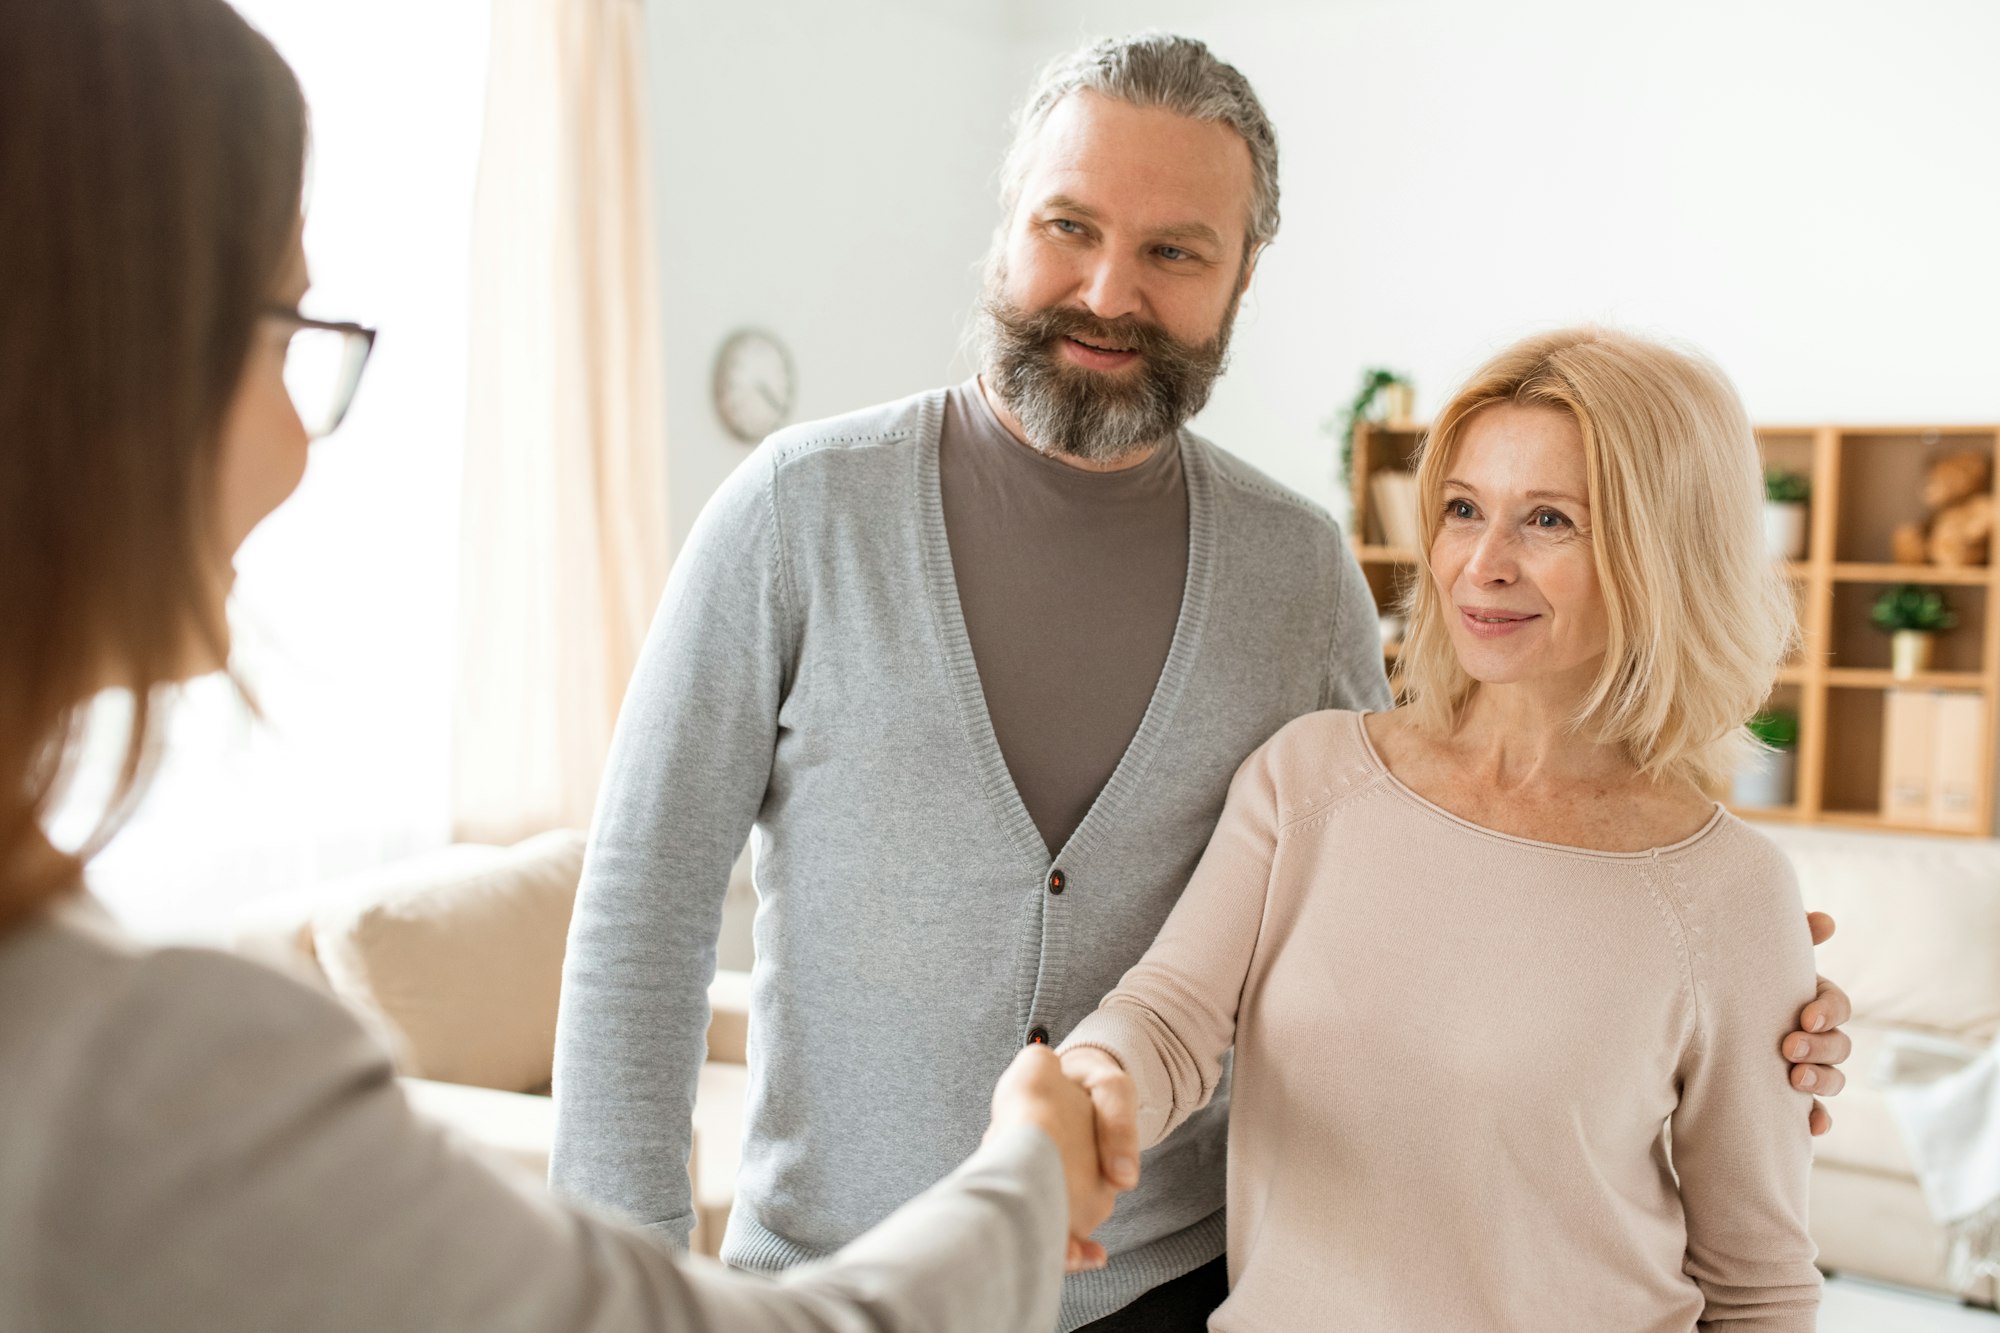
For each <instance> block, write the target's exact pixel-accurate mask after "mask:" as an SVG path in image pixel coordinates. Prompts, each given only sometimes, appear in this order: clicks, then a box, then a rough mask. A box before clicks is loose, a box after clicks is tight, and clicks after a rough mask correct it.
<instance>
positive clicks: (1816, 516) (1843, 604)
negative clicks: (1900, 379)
mask: <svg viewBox="0 0 2000 1333" xmlns="http://www.w3.org/2000/svg"><path fill="white" fill-rule="evenodd" d="M1424 430H1425V426H1424V423H1421V422H1414V421H1387V422H1362V423H1360V424H1358V425H1357V426H1356V427H1355V432H1354V441H1353V474H1352V476H1351V477H1350V485H1351V489H1350V492H1349V493H1350V495H1351V496H1352V497H1353V518H1352V520H1351V528H1352V539H1353V543H1354V553H1355V556H1356V557H1357V559H1358V560H1359V561H1360V563H1361V569H1362V572H1363V574H1364V575H1366V577H1367V580H1368V586H1369V588H1370V589H1371V590H1372V591H1373V593H1374V594H1375V602H1376V606H1377V607H1378V608H1381V609H1384V610H1386V609H1389V608H1390V607H1391V606H1392V605H1393V604H1394V603H1395V602H1396V601H1398V600H1399V599H1400V597H1401V595H1402V593H1403V591H1404V589H1405V588H1406V587H1407V586H1408V581H1409V580H1410V579H1411V578H1413V577H1415V575H1416V571H1417V563H1416V552H1415V551H1413V550H1410V549H1408V548H1407V547H1405V546H1399V545H1391V544H1389V542H1388V541H1387V538H1386V533H1387V531H1388V528H1387V527H1385V525H1384V522H1383V519H1384V515H1383V514H1381V513H1380V512H1378V510H1377V504H1376V496H1375V494H1374V491H1375V489H1376V487H1375V486H1374V481H1375V477H1376V474H1377V473H1380V472H1383V471H1404V472H1407V471H1410V470H1412V469H1413V468H1414V466H1415V462H1416V456H1417V451H1418V448H1419V447H1420V446H1421V444H1422V442H1423V436H1424ZM1757 443H1758V447H1759V449H1760V450H1761V451H1762V453H1763V456H1764V463H1765V465H1766V466H1767V467H1778V468H1784V469H1786V470H1788V471H1792V472H1798V473H1802V474H1804V475H1805V476H1806V477H1807V478H1808V479H1809V480H1810V482H1811V486H1812V500H1811V506H1810V515H1809V531H1808V537H1807V554H1806V558H1805V559H1803V560H1796V561H1791V562H1789V563H1788V564H1787V566H1786V570H1785V573H1786V576H1787V580H1788V582H1789V583H1790V585H1791V587H1792V589H1793V591H1794V593H1795V594H1796V595H1797V597H1798V605H1799V623H1800V626H1801V628H1802V630H1803V632H1804V637H1803V643H1802V646H1801V649H1800V651H1799V653H1798V654H1797V656H1796V657H1794V658H1793V659H1792V660H1791V661H1789V662H1787V663H1786V664H1785V665H1784V667H1783V669H1781V670H1780V671H1779V673H1778V677H1777V679H1776V680H1775V681H1774V682H1773V684H1772V690H1771V696H1770V700H1769V703H1768V705H1767V706H1771V707H1786V708H1790V709H1791V710H1792V711H1793V712H1795V713H1796V714H1797V715H1798V718H1799V749H1798V776H1797V781H1796V784H1795V786H1796V790H1795V799H1794V800H1793V802H1792V803H1791V804H1790V805H1787V806H1783V807H1752V808H1743V809H1739V810H1738V811H1737V813H1738V814H1741V815H1743V816H1744V817H1745V818H1750V819H1767V820H1775V821H1781V822H1786V823H1800V824H1824V825H1830V826H1835V827H1841V828H1857V829H1879V830H1899V831H1908V832H1922V833H1954V834H1963V835H1967V836H1974V837H1989V836H1992V834H1993V831H1994V795H1995V788H1996V785H2000V775H1996V764H2000V540H1996V541H1995V542H1994V546H1995V547H1996V549H1995V550H1994V552H1993V553H1992V555H1991V556H1990V557H1989V560H1988V563H1987V564H1986V565H1984V566H1980V567H1976V568H1948V567H1944V566H1937V565H1909V564H1898V563H1896V562H1895V560H1894V558H1893V556H1892V554H1891V542H1890V534H1891V533H1892V532H1893V531H1894V530H1895V528H1896V525H1897V524H1899V523H1903V522H1906V521H1910V520H1915V519H1918V518H1920V517H1922V515H1923V512H1924V509H1923V502H1922V499H1921V493H1922V489H1923V479H1924V476H1925V474H1926V472H1927V470H1928V468H1929V467H1930V465H1931V464H1932V463H1933V462H1934V461H1935V460H1937V459H1939V458H1941V457H1944V456H1946V455H1948V454H1954V453H1962V452H1967V451H1974V452H1979V453H1983V454H1985V455H1986V457H1987V459H1988V460H1989V462H1991V463H1993V464H1994V467H1993V468H1992V473H1993V479H1992V480H1991V481H1990V482H1989V485H1991V486H1993V487H1994V494H1995V496H1996V498H2000V426H1921V425H1914V426H1913V425H1889V426H1759V427H1758V428H1757ZM1390 526H1396V524H1395V521H1394V519H1393V518H1391V521H1390ZM1898 583H1921V584H1929V585H1932V586H1935V587H1937V588H1938V589H1940V590H1941V591H1942V592H1943V593H1944V595H1945V599H1946V601H1948V602H1949V603H1950V604H1951V606H1952V608H1953V610H1955V611H1956V612H1957V613H1958V617H1959V625H1958V628H1957V629H1956V630H1953V631H1951V632H1950V633H1948V634H1944V635H1940V636H1939V638H1938V642H1937V655H1936V660H1935V661H1934V662H1933V663H1932V666H1931V669H1930V670H1928V671H1925V672H1923V673H1921V674H1919V675H1917V676H1914V677H1911V678H1909V679H1906V680H1898V679H1896V677H1895V676H1894V674H1893V673H1892V671H1891V670H1890V657H1889V640H1888V637H1887V636H1886V635H1883V634H1880V633H1878V632H1877V631H1876V630H1875V629H1874V627H1873V626H1872V625H1870V624H1869V622H1868V612H1869V608H1870V607H1871V606H1872V605H1873V603H1874V600H1875V598H1876V597H1877V596H1878V595H1879V594H1880V593H1881V592H1882V591H1883V589H1885V588H1888V587H1892V586H1894V585H1896V584H1898ZM1384 652H1385V655H1386V656H1387V658H1388V660H1389V667H1390V671H1391V675H1392V679H1393V674H1394V671H1395V658H1396V645H1395V644H1393V643H1391V644H1388V645H1386V646H1385V648H1384ZM1891 690H1916V691H1943V692H1947V693H1948V694H1949V695H1950V696H1952V697H1961V696H1973V697H1977V698H1978V699H1979V700H1981V701H1982V703H1983V716H1982V719H1981V722H1980V724H1979V725H1978V726H1977V728H1976V732H1977V734H1976V735H1973V736H1971V737H1970V739H1969V740H1967V739H1966V738H1964V737H1963V736H1958V735H1955V736H1954V737H1953V741H1954V743H1955V744H1961V745H1964V744H1969V745H1970V746H1971V747H1972V749H1973V752H1974V754H1975V757H1976V764H1977V768H1976V774H1977V784H1976V786H1977V789H1976V794H1975V797H1974V801H1973V810H1974V815H1973V820H1972V824H1971V825H1970V826H1967V827H1948V826H1946V825H1944V824H1941V823H1938V822H1935V821H1933V820H1932V819H1930V818H1928V817H1918V816H1916V815H1912V814H1890V813H1885V812H1884V809H1883V785H1884V782H1883V773H1884V762H1885V755H1884V739H1885V735H1884V733H1885V713H1886V709H1887V706H1888V703H1889V691H1891ZM1958 716H1962V710H1961V714H1959V715H1958Z"/></svg>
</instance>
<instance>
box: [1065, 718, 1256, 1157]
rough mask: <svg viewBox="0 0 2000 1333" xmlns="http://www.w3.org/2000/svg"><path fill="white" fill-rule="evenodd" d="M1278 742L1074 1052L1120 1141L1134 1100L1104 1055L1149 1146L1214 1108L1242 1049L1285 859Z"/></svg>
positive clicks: (1074, 1065)
mask: <svg viewBox="0 0 2000 1333" xmlns="http://www.w3.org/2000/svg"><path fill="white" fill-rule="evenodd" d="M1281 734H1282V733H1281ZM1275 744H1276V741H1275V740H1274V741H1272V742H1267V743H1266V744H1265V745H1264V746H1263V747H1262V748H1260V749H1259V750H1257V751H1256V752H1255V753H1254V754H1252V755H1251V756H1250V757H1249V758H1248V759H1246V760H1244V761H1243V764H1242V766H1241V767H1240V768H1238V769H1237V771H1236V776H1235V778H1234V779H1233V780H1232V781H1231V782H1230V784H1229V799H1228V801H1227V803H1226V804H1225V805H1224V806H1223V810H1222V818H1221V820H1220V821H1219V822H1218V823H1217V824H1216V826H1215V833H1214V835H1213V836H1212V837H1211V838H1210V839H1209V843H1208V849H1207V850H1206V851H1205V852H1203V853H1202V858H1201V864H1200V865H1199V866H1197V867H1196V869H1195V872H1194V878H1193V879H1191V880H1189V881H1188V886H1187V889H1186V890H1185V891H1184V892H1183V893H1182V894H1181V897H1180V901H1179V902H1178V903H1177V904H1176V905H1175V907H1174V910H1173V912H1172V914H1171V915H1169V916H1168V917H1167V922H1166V925H1164V926H1163V927H1161V929H1160V934H1159V937H1158V938H1157V939H1155V940H1154V941H1153V943H1152V946H1151V947H1150V948H1148V949H1147V950H1146V954H1145V957H1143V958H1141V959H1140V960H1139V961H1138V962H1137V963H1135V964H1133V966H1132V969H1131V970H1130V971H1129V972H1127V973H1126V974H1125V975H1124V977H1122V978H1121V979H1120V980H1119V982H1118V988H1117V989H1116V990H1114V991H1112V992H1111V993H1110V994H1109V995H1107V996H1105V997H1104V1000H1103V1002H1102V1003H1101V1004H1100V1005H1099V1006H1098V1008H1097V1011H1096V1012H1095V1013H1093V1014H1091V1015H1090V1016H1089V1017H1088V1018H1086V1019H1084V1020H1083V1022H1082V1023H1080V1024H1078V1025H1077V1027H1076V1030H1075V1031H1074V1032H1072V1033H1070V1035H1069V1038H1068V1040H1066V1041H1065V1042H1064V1043H1063V1044H1062V1048H1061V1049H1062V1053H1063V1066H1064V1068H1065V1069H1068V1070H1070V1071H1071V1073H1072V1074H1073V1075H1074V1076H1076V1077H1078V1078H1079V1080H1080V1081H1082V1082H1084V1083H1085V1085H1086V1086H1087V1087H1090V1088H1091V1090H1092V1094H1093V1096H1094V1097H1096V1098H1098V1099H1099V1117H1100V1120H1109V1121H1111V1122H1112V1123H1111V1125H1109V1126H1107V1128H1110V1129H1111V1130H1113V1132H1114V1135H1115V1132H1116V1129H1117V1122H1118V1121H1120V1120H1124V1119H1125V1117H1126V1115H1127V1114H1129V1113H1125V1112H1122V1111H1121V1108H1120V1107H1119V1106H1118V1102H1119V1100H1120V1099H1121V1098H1123V1097H1124V1094H1123V1092H1122V1090H1120V1089H1118V1088H1116V1087H1115V1086H1113V1087H1107V1080H1106V1076H1105V1075H1106V1071H1105V1069H1104V1066H1103V1065H1102V1062H1101V1061H1102V1057H1100V1056H1097V1055H1096V1054H1094V1053H1095V1052H1104V1053H1106V1054H1108V1055H1109V1056H1110V1057H1111V1058H1112V1059H1113V1060H1115V1061H1116V1062H1117V1063H1118V1064H1119V1065H1120V1066H1122V1067H1123V1070H1124V1072H1125V1073H1126V1074H1127V1075H1129V1076H1130V1077H1131V1081H1132V1085H1133V1086H1132V1097H1131V1098H1129V1099H1128V1100H1135V1101H1136V1103H1137V1105H1136V1107H1135V1108H1134V1111H1135V1112H1136V1117H1137V1126H1136V1129H1137V1133H1136V1137H1137V1146H1138V1147H1140V1148H1150V1147H1151V1146H1153V1145H1154V1144H1155V1143H1158V1142H1159V1141H1160V1140H1161V1139H1163V1138H1165V1137H1166V1136H1167V1135H1168V1134H1170V1133H1172V1132H1173V1130H1174V1129H1175V1128H1176V1127H1178V1126H1179V1125H1180V1123H1181V1122H1182V1121H1184V1120H1186V1119H1187V1118H1188V1117H1189V1116H1190V1115H1192V1114H1194V1113H1195V1112H1196V1111H1198V1110H1200V1109H1201V1108H1202V1107H1203V1106H1206V1105H1207V1104H1208V1099H1209V1098H1210V1097H1211V1096H1213V1095H1214V1093H1215V1088H1216V1084H1217V1083H1218V1082H1219V1081H1220V1080H1221V1077H1222V1058H1223V1056H1224V1054H1225V1053H1227V1052H1228V1050H1229V1048H1230V1047H1231V1046H1232V1045H1233V1044H1234V1043H1235V1041H1236V1011H1237V1004H1238V1002H1239V1000H1240V999H1241V998H1242V995H1243V982H1244V978H1245V977H1246V976H1247V975H1248V974H1249V971H1250V960H1251V957H1252V955H1253V954H1254V953H1255V951H1256V947H1257V934H1258V929H1259V927H1260V925H1261V923H1262V921H1263V917H1264V902H1265V896H1266V894H1267V892H1268V890H1269V887H1270V880H1271V865H1272V861H1273V860H1274V858H1275V857H1276V855H1277V845H1278V796H1277V783H1276V779H1275V775H1274V772H1273V768H1274V764H1273V746H1274V745H1275ZM1112 1082H1114V1083H1115V1080H1112ZM1107 1102H1108V1106H1107ZM1107 1110H1109V1112H1110V1114H1109V1115H1107ZM1127 1123H1129V1121H1128V1122H1127ZM1115 1141H1116V1139H1115V1137H1114V1138H1113V1139H1112V1142H1115ZM1112 1142H1107V1135H1106V1134H1105V1133H1104V1131H1103V1130H1101V1131H1100V1143H1101V1144H1103V1145H1104V1152H1105V1156H1106V1158H1107V1167H1110V1166H1111V1164H1112V1159H1113V1158H1114V1157H1115V1156H1116V1151H1115V1149H1114V1148H1113V1147H1112ZM1128 1178H1129V1177H1128ZM1121 1183H1123V1182H1122V1181H1121Z"/></svg>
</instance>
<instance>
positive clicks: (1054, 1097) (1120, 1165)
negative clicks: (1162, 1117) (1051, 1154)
mask: <svg viewBox="0 0 2000 1333" xmlns="http://www.w3.org/2000/svg"><path fill="white" fill-rule="evenodd" d="M1015 1125H1033V1126H1035V1127H1036V1128H1037V1129H1040V1130H1041V1131H1042V1132H1044V1133H1045V1134H1047V1135H1048V1136H1049V1137H1050V1138H1051V1139H1054V1140H1055V1144H1056V1148H1057V1149H1058V1150H1059V1151H1060V1152H1061V1153H1062V1162H1063V1179H1064V1181H1065V1182H1066V1183H1067V1185H1068V1187H1069V1233H1070V1234H1069V1254H1068V1256H1067V1258H1066V1259H1065V1260H1064V1267H1065V1268H1066V1269H1067V1270H1068V1271H1069V1272H1072V1273H1076V1272H1084V1271H1087V1270H1090V1269H1095V1268H1102V1267H1104V1265H1105V1262H1106V1258H1107V1256H1106V1255H1105V1252H1104V1247H1103V1246H1102V1245H1100V1244H1098V1243H1097V1242H1096V1241H1094V1240H1092V1239H1090V1233H1091V1232H1093V1231H1095V1230H1097V1228H1098V1227H1100V1226H1102V1225H1103V1224H1104V1220H1105V1219H1106V1218H1108V1217H1110V1216H1111V1209H1112V1206H1113V1204H1114V1203H1116V1202H1117V1196H1118V1195H1119V1194H1121V1193H1122V1192H1124V1191H1125V1190H1129V1189H1131V1188H1133V1187H1134V1186H1136V1185H1137V1184H1138V1183H1139V1108H1138V1101H1137V1097H1136V1095H1135V1093H1134V1091H1133V1088H1132V1079H1131V1077H1130V1076H1129V1075H1127V1074H1126V1072H1125V1070H1124V1068H1123V1067H1122V1066H1121V1065H1120V1064H1119V1063H1118V1062H1117V1061H1116V1060H1114V1059H1112V1058H1111V1057H1110V1056H1109V1055H1107V1054H1106V1053H1105V1052H1103V1051H1100V1050H1097V1049H1096V1048H1094V1047H1088V1046H1086V1047H1079V1048H1078V1049H1076V1050H1073V1051H1070V1052H1068V1053H1066V1054H1064V1055H1062V1056H1060V1057H1058V1056H1057V1055H1056V1053H1055V1052H1054V1051H1052V1050H1050V1049H1049V1048H1048V1047H1046V1046H1042V1045H1034V1046H1029V1047H1026V1048H1025V1049H1023V1050H1022V1051H1021V1053H1020V1054H1019V1055H1017V1056H1015V1057H1014V1063H1013V1064H1011V1065H1009V1066H1007V1072H1006V1073H1005V1074H1003V1075H1001V1077H1000V1082H999V1084H998V1086H996V1087H995V1088H994V1089H993V1121H992V1125H991V1127H990V1129H989V1132H991V1130H994V1129H1006V1128H1010V1127H1012V1126H1015Z"/></svg>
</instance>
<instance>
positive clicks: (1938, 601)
mask: <svg viewBox="0 0 2000 1333" xmlns="http://www.w3.org/2000/svg"><path fill="white" fill-rule="evenodd" d="M1868 618H1869V620H1870V621H1872V622H1873V623H1874V625H1875V628H1876V629H1879V630H1881V631H1882V632H1883V633H1884V634H1887V635H1888V636H1889V660H1890V665H1891V669H1892V670H1893V671H1894V672H1895V676H1896V679H1897V680H1908V679H1909V678H1910V677H1912V676H1914V675H1916V674H1917V673H1918V672H1921V671H1928V670H1930V667H1931V654H1932V650H1933V649H1934V648H1935V647H1936V645H1937V636H1938V635H1940V634H1942V633H1944V632H1945V631H1946V630H1949V629H1956V628H1957V627H1958V613H1957V612H1956V611H1953V610H1952V609H1951V608H1950V607H1949V606H1947V605H1945V600H1944V594H1943V593H1940V592H1939V591H1938V590H1937V589H1936V588H1927V587H1924V586H1923V585H1922V584H1917V583H1903V584H1898V585H1897V586H1896V587H1893V588H1891V589H1889V590H1888V591H1887V592H1884V593H1883V594H1882V595H1881V596H1880V597H1877V598H1876V599H1875V609H1874V610H1873V611H1871V612H1869V615H1868Z"/></svg>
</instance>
